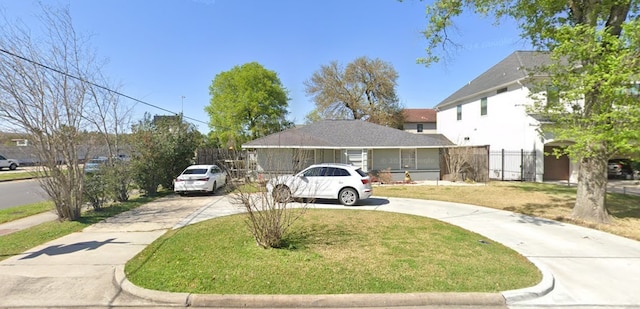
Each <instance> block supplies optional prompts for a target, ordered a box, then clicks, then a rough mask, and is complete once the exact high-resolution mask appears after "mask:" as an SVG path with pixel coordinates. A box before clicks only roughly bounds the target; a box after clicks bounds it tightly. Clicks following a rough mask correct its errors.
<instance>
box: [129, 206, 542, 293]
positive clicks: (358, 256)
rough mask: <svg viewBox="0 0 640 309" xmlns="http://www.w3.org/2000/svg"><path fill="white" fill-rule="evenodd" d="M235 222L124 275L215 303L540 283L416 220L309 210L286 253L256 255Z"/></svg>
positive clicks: (157, 247)
mask: <svg viewBox="0 0 640 309" xmlns="http://www.w3.org/2000/svg"><path fill="white" fill-rule="evenodd" d="M244 220H245V216H244V215H234V216H227V217H222V218H216V219H212V220H209V221H205V222H201V223H198V224H195V225H192V226H187V227H184V228H182V229H179V230H174V231H170V232H168V233H167V234H166V235H164V236H163V237H162V238H160V239H158V240H157V241H156V242H154V243H153V244H152V245H150V246H149V247H147V248H146V249H145V250H144V251H143V252H141V253H140V254H139V255H138V256H136V257H135V258H134V259H132V260H131V261H130V262H129V263H128V264H127V266H126V273H127V277H128V278H129V280H131V281H132V282H133V283H134V284H136V285H139V286H142V287H146V288H150V289H156V290H165V291H174V292H191V293H215V294H344V293H399V292H403V293H407V292H435V291H438V292H498V291H504V290H510V289H517V288H523V287H528V286H532V285H535V284H537V283H538V282H539V281H540V280H541V275H540V273H539V272H538V270H537V269H536V268H535V267H534V266H533V265H532V264H531V263H529V262H528V261H527V260H526V259H525V258H524V257H522V256H520V255H518V254H517V253H516V252H514V251H513V250H511V249H509V248H506V247H504V246H502V245H500V244H498V243H495V242H493V241H491V240H488V242H489V244H485V243H483V242H480V240H484V238H483V237H482V236H480V235H478V234H475V233H472V232H469V231H466V230H463V229H460V228H458V227H455V226H452V225H449V224H446V223H443V222H439V221H437V220H432V219H428V218H424V217H419V216H411V215H404V214H396V213H386V212H375V211H362V210H309V211H308V212H307V213H306V214H305V216H304V217H303V218H302V219H301V220H300V221H298V222H296V224H295V225H294V226H293V227H292V228H291V233H290V234H288V235H286V239H285V240H286V242H287V243H288V247H287V248H286V249H262V248H261V247H259V246H257V245H256V243H255V241H254V240H253V238H252V237H251V234H250V233H249V231H248V229H247V226H246V224H245V222H244Z"/></svg>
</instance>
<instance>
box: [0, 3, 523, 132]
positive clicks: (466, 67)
mask: <svg viewBox="0 0 640 309" xmlns="http://www.w3.org/2000/svg"><path fill="white" fill-rule="evenodd" d="M67 3H68V4H69V6H70V11H71V15H72V18H73V22H74V26H75V28H76V30H78V31H79V32H80V33H82V34H85V35H89V36H90V37H89V38H90V40H91V44H92V45H93V46H94V48H95V49H96V53H97V54H98V56H99V57H101V58H105V59H107V63H106V68H105V72H106V73H107V74H109V78H110V79H112V80H114V81H115V82H117V83H119V84H121V85H122V87H121V88H120V89H119V90H120V91H121V92H122V93H125V94H127V95H129V96H131V97H133V98H136V99H139V100H141V101H144V102H148V103H150V104H152V105H155V106H158V107H161V108H163V109H167V110H170V111H174V112H180V111H184V113H185V116H187V117H191V118H194V119H197V120H199V121H197V122H196V123H195V124H196V125H197V126H198V128H199V130H200V131H202V132H203V133H206V132H208V131H209V129H208V126H207V123H208V121H209V117H208V115H207V113H205V111H204V107H205V106H206V105H208V103H209V100H210V95H209V86H210V85H211V81H212V80H213V78H214V77H215V76H216V74H218V73H220V72H223V71H227V70H230V69H231V68H233V67H234V66H237V65H242V64H245V63H249V62H254V61H255V62H258V63H260V64H261V65H263V66H264V67H265V68H266V69H268V70H272V71H275V72H277V73H278V76H279V78H280V79H281V81H282V84H283V86H284V87H285V88H287V90H288V91H289V97H290V98H291V100H290V101H289V112H290V113H289V120H290V121H293V122H295V123H302V122H304V117H305V115H306V114H307V113H309V112H310V111H311V110H312V109H313V108H314V104H313V101H312V99H311V98H310V97H308V96H307V95H306V94H305V87H304V82H305V81H306V80H308V79H310V78H311V76H312V74H313V72H315V71H317V70H318V69H320V67H321V66H322V65H328V64H329V63H330V62H331V61H338V62H340V63H349V62H351V61H353V60H355V59H356V58H358V57H362V56H366V57H369V58H380V59H381V60H383V61H386V62H389V63H390V64H391V65H393V67H394V68H395V70H396V71H397V72H398V75H399V78H398V87H397V95H398V98H399V99H400V103H401V104H403V105H404V106H405V107H408V108H431V107H433V106H435V105H436V104H438V103H439V102H440V101H441V100H442V99H444V98H446V97H447V96H448V95H450V94H451V93H452V92H454V91H455V90H457V89H458V88H460V87H462V86H463V85H464V84H466V83H467V82H468V81H470V80H472V79H473V78H475V77H476V76H478V75H479V74H481V73H482V72H484V71H485V70H487V69H488V68H489V67H491V66H493V65H494V64H496V63H497V62H498V61H500V60H502V59H503V58H504V57H506V56H507V55H509V54H510V53H512V52H513V51H515V50H522V49H528V47H527V46H526V45H525V43H524V42H523V41H521V40H520V38H519V36H518V30H517V29H516V28H515V27H514V26H513V25H512V24H511V23H509V22H505V23H503V24H501V25H500V26H498V27H494V26H492V23H493V19H491V18H489V19H482V18H479V17H477V16H474V15H472V14H464V15H462V16H461V17H460V18H459V19H458V23H457V29H456V30H454V32H453V35H454V36H455V38H456V42H458V43H461V44H462V46H461V47H460V49H458V50H457V51H453V53H452V54H451V59H450V60H449V61H447V62H443V63H439V64H436V65H433V66H431V67H429V68H425V67H424V66H423V65H419V64H416V59H417V58H419V57H423V56H424V55H425V53H424V48H425V47H426V41H425V39H424V38H423V36H422V35H421V33H420V32H421V31H422V30H424V28H425V26H426V23H427V20H426V18H425V3H423V2H419V1H417V0H405V1H403V2H398V1H395V0H353V1H342V0H327V1H294V0H277V1H261V0H163V1H153V2H150V1H128V0H109V1H106V0H105V1H83V0H68V1H61V2H56V1H47V4H49V5H66V4H67ZM0 10H1V11H2V14H3V15H4V16H5V17H6V18H7V20H8V21H14V20H15V19H16V18H19V19H21V20H22V21H23V22H24V23H26V24H27V25H32V24H33V25H34V27H37V23H35V22H33V20H34V18H33V14H34V13H35V12H36V11H37V3H36V1H31V0H26V1H13V0H0ZM36 30H37V29H34V31H36ZM183 97H184V98H183ZM125 101H126V100H125ZM128 102H129V104H131V105H134V106H135V115H134V118H136V117H137V118H142V116H143V115H144V113H145V112H149V113H152V114H166V113H167V112H166V111H163V110H159V109H156V108H154V107H152V106H149V105H145V104H141V103H136V102H135V101H131V100H129V101H128Z"/></svg>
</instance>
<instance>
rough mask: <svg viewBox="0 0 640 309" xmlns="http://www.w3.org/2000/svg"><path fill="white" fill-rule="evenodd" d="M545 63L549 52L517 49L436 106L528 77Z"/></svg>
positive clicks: (451, 102)
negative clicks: (533, 70)
mask: <svg viewBox="0 0 640 309" xmlns="http://www.w3.org/2000/svg"><path fill="white" fill-rule="evenodd" d="M545 64H549V54H548V53H545V52H538V51H516V52H514V53H512V54H511V55H509V56H507V57H506V58H504V60H502V61H500V62H498V63H497V64H496V65H494V66H493V67H491V68H490V69H489V70H487V71H485V72H484V73H482V74H480V76H478V77H476V78H475V79H474V80H472V81H470V82H469V83H468V84H466V85H464V86H463V87H462V88H460V89H458V91H456V92H454V93H453V94H452V95H450V96H449V97H447V98H446V99H444V100H442V102H440V103H438V105H436V108H442V107H446V106H449V105H452V104H455V103H457V102H458V101H459V100H461V99H463V98H466V97H469V96H473V95H477V94H480V93H482V92H485V91H488V90H491V89H492V88H497V87H501V86H506V85H508V84H510V83H514V82H516V81H518V80H522V79H524V78H527V77H528V76H529V74H530V73H531V72H532V69H534V68H536V67H539V66H541V65H545Z"/></svg>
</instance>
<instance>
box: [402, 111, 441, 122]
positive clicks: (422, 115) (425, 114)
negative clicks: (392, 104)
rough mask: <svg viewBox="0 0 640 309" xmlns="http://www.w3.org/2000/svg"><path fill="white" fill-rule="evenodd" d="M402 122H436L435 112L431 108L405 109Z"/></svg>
mask: <svg viewBox="0 0 640 309" xmlns="http://www.w3.org/2000/svg"><path fill="white" fill-rule="evenodd" d="M403 113H404V122H405V123H407V122H409V123H415V122H423V123H424V122H436V110H435V109H432V108H405V109H404V110H403Z"/></svg>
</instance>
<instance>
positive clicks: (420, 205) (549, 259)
mask: <svg viewBox="0 0 640 309" xmlns="http://www.w3.org/2000/svg"><path fill="white" fill-rule="evenodd" d="M314 207H318V208H336V209H344V208H345V207H343V206H340V205H335V204H330V203H322V204H316V205H315V206H314ZM354 208H356V209H368V210H376V211H389V212H399V213H407V214H414V215H420V216H427V217H432V218H435V219H438V220H442V221H445V222H449V223H451V224H454V225H458V226H460V227H462V228H465V229H468V230H471V231H474V232H477V233H480V234H482V235H484V236H485V237H486V239H487V240H489V241H497V242H500V243H502V244H504V245H506V246H509V247H511V248H513V249H514V250H516V251H518V252H520V253H521V254H522V255H524V256H526V257H527V258H529V259H530V260H531V261H533V262H534V263H535V264H536V265H538V266H539V267H541V269H542V270H543V273H544V274H545V275H546V276H545V278H544V279H543V282H542V283H541V284H540V285H538V286H536V287H533V288H532V289H528V290H523V291H505V292H504V293H502V294H498V293H493V294H491V293H489V295H487V294H486V293H483V294H475V295H469V294H457V293H451V294H445V295H440V296H439V297H438V296H433V295H439V294H437V293H436V294H428V293H427V294H426V295H425V294H422V295H413V296H411V295H409V294H401V295H397V294H394V295H390V296H388V297H386V298H385V297H384V296H380V295H377V296H371V295H369V296H368V295H350V296H344V295H339V296H335V297H332V298H331V297H330V298H323V299H322V300H321V301H316V302H315V304H316V306H317V305H323V306H325V307H327V306H328V305H332V306H333V307H350V306H346V305H345V304H347V305H348V304H353V305H358V306H361V307H362V306H364V307H367V306H368V307H379V306H387V307H390V306H394V305H395V306H397V305H403V306H404V307H411V306H418V307H437V308H456V307H465V306H466V308H468V306H469V305H471V306H485V307H493V308H504V307H506V306H508V307H510V308H550V307H571V308H638V307H640V293H639V292H640V288H639V287H640V242H637V241H633V240H629V239H626V238H622V237H618V236H614V235H610V234H607V233H603V232H599V231H596V230H591V229H586V228H582V227H578V226H574V225H570V224H565V223H560V222H556V221H551V220H546V219H540V218H534V217H528V216H524V215H520V214H515V213H511V212H507V211H501V210H495V209H490V208H484V207H477V206H471V205H464V204H456V203H447V202H437V201H424V200H412V199H400V198H384V197H375V198H372V199H370V200H368V201H367V203H366V204H365V205H363V206H357V207H349V209H354ZM240 211H241V209H239V208H238V207H236V206H235V205H232V204H231V203H230V201H229V199H228V198H227V197H225V196H211V197H208V196H202V197H187V198H181V197H177V196H172V197H167V198H163V199H160V200H157V201H155V202H152V203H149V204H147V205H144V206H142V207H140V208H138V209H135V210H133V211H131V212H127V213H124V214H121V215H120V216H117V217H114V218H110V219H109V220H107V221H105V222H101V223H98V224H96V225H93V226H91V227H88V228H86V229H85V230H84V231H82V232H80V233H74V234H71V235H68V236H65V237H62V238H59V239H56V240H54V241H51V242H49V243H47V244H44V245H42V246H39V247H36V248H33V249H31V250H28V251H27V252H24V253H22V254H20V255H17V256H13V257H11V258H9V259H7V260H4V261H2V262H0V281H1V282H2V284H1V285H0V296H1V297H0V307H8V308H12V307H16V308H17V307H94V308H119V307H123V308H124V307H153V308H162V307H175V306H186V305H187V304H189V305H192V306H197V305H202V306H210V305H216V306H221V305H222V306H224V305H225V304H226V305H228V306H231V305H238V304H241V303H242V299H241V297H236V298H233V297H231V298H230V297H226V298H221V296H220V295H217V296H208V295H191V294H187V293H163V292H160V293H158V292H154V291H149V290H145V289H140V288H138V287H135V286H132V285H131V284H130V283H129V282H128V281H127V280H126V278H123V277H122V274H123V273H122V266H123V265H124V264H125V263H126V261H128V260H129V259H131V258H132V257H133V256H134V255H135V254H137V253H138V252H140V251H141V250H142V249H143V248H144V247H145V246H147V245H148V244H149V243H151V242H152V241H154V240H155V239H156V238H157V237H159V236H160V235H162V234H163V233H164V232H165V231H166V230H167V229H170V228H173V227H180V226H184V225H187V224H192V223H195V222H199V221H202V220H206V219H209V218H212V217H217V216H222V215H228V214H232V213H237V212H240ZM430 295H431V296H430ZM316 298H317V297H316ZM224 299H226V302H225V300H224ZM269 299H270V300H271V301H273V302H271V303H267V302H266V301H267V300H269ZM295 299H296V298H288V299H285V297H268V298H255V297H254V298H251V297H245V298H244V301H245V302H244V304H245V305H247V304H254V305H262V306H272V307H278V304H287V305H291V304H292V303H291V301H292V300H293V301H295ZM298 299H300V298H298ZM304 299H306V301H307V302H306V304H307V305H308V304H314V302H309V301H308V300H309V299H315V298H314V297H308V296H305V297H304ZM327 299H329V300H327ZM249 300H250V302H249V303H247V301H249ZM278 300H279V301H281V302H277V301H278ZM338 300H340V301H338ZM500 300H502V301H500ZM300 301H302V300H300ZM358 301H359V302H358ZM394 301H395V303H394ZM418 301H422V302H418ZM299 304H300V305H304V304H303V303H302V302H301V303H299Z"/></svg>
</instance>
